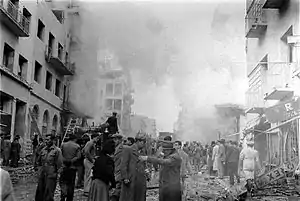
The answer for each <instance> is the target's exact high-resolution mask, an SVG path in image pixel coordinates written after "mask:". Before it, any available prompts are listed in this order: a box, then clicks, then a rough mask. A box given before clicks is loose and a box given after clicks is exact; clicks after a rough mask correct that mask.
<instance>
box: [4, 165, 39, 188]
mask: <svg viewBox="0 0 300 201" xmlns="http://www.w3.org/2000/svg"><path fill="white" fill-rule="evenodd" d="M1 168H3V169H4V170H6V171H8V173H9V174H10V178H11V181H12V183H13V185H16V184H17V183H18V182H19V181H21V180H26V181H27V180H28V182H36V181H37V176H38V172H36V171H35V170H34V167H33V166H32V165H27V166H23V167H18V168H12V167H1Z"/></svg>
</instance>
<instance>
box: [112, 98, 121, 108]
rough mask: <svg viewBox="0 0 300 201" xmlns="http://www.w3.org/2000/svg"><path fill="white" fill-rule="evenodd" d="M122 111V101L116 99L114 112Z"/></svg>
mask: <svg viewBox="0 0 300 201" xmlns="http://www.w3.org/2000/svg"><path fill="white" fill-rule="evenodd" d="M121 109H122V100H120V99H116V100H114V110H121Z"/></svg>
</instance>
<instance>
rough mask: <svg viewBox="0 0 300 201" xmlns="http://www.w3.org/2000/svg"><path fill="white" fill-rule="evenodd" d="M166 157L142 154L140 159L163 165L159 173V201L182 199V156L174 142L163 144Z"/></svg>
mask: <svg viewBox="0 0 300 201" xmlns="http://www.w3.org/2000/svg"><path fill="white" fill-rule="evenodd" d="M162 149H163V153H164V158H157V157H151V156H141V157H140V160H143V161H148V162H150V163H158V164H160V165H161V168H160V174H159V201H181V199H182V196H181V184H180V168H181V158H180V156H179V154H178V152H177V151H176V150H175V149H174V147H173V143H172V142H166V141H165V142H164V143H163V144H162Z"/></svg>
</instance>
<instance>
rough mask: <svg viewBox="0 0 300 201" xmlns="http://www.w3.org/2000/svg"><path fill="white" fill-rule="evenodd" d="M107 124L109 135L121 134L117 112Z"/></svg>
mask: <svg viewBox="0 0 300 201" xmlns="http://www.w3.org/2000/svg"><path fill="white" fill-rule="evenodd" d="M106 124H107V129H108V132H109V134H116V133H118V132H119V128H118V119H117V113H116V112H113V115H112V116H111V117H109V118H108V119H107V121H106Z"/></svg>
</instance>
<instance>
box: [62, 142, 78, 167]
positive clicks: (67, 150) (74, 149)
mask: <svg viewBox="0 0 300 201" xmlns="http://www.w3.org/2000/svg"><path fill="white" fill-rule="evenodd" d="M61 152H62V157H63V165H64V166H66V167H70V168H74V169H75V168H76V166H77V165H78V160H79V159H80V157H81V150H80V146H79V145H78V144H77V143H75V142H73V141H68V142H65V143H63V144H62V145H61Z"/></svg>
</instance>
